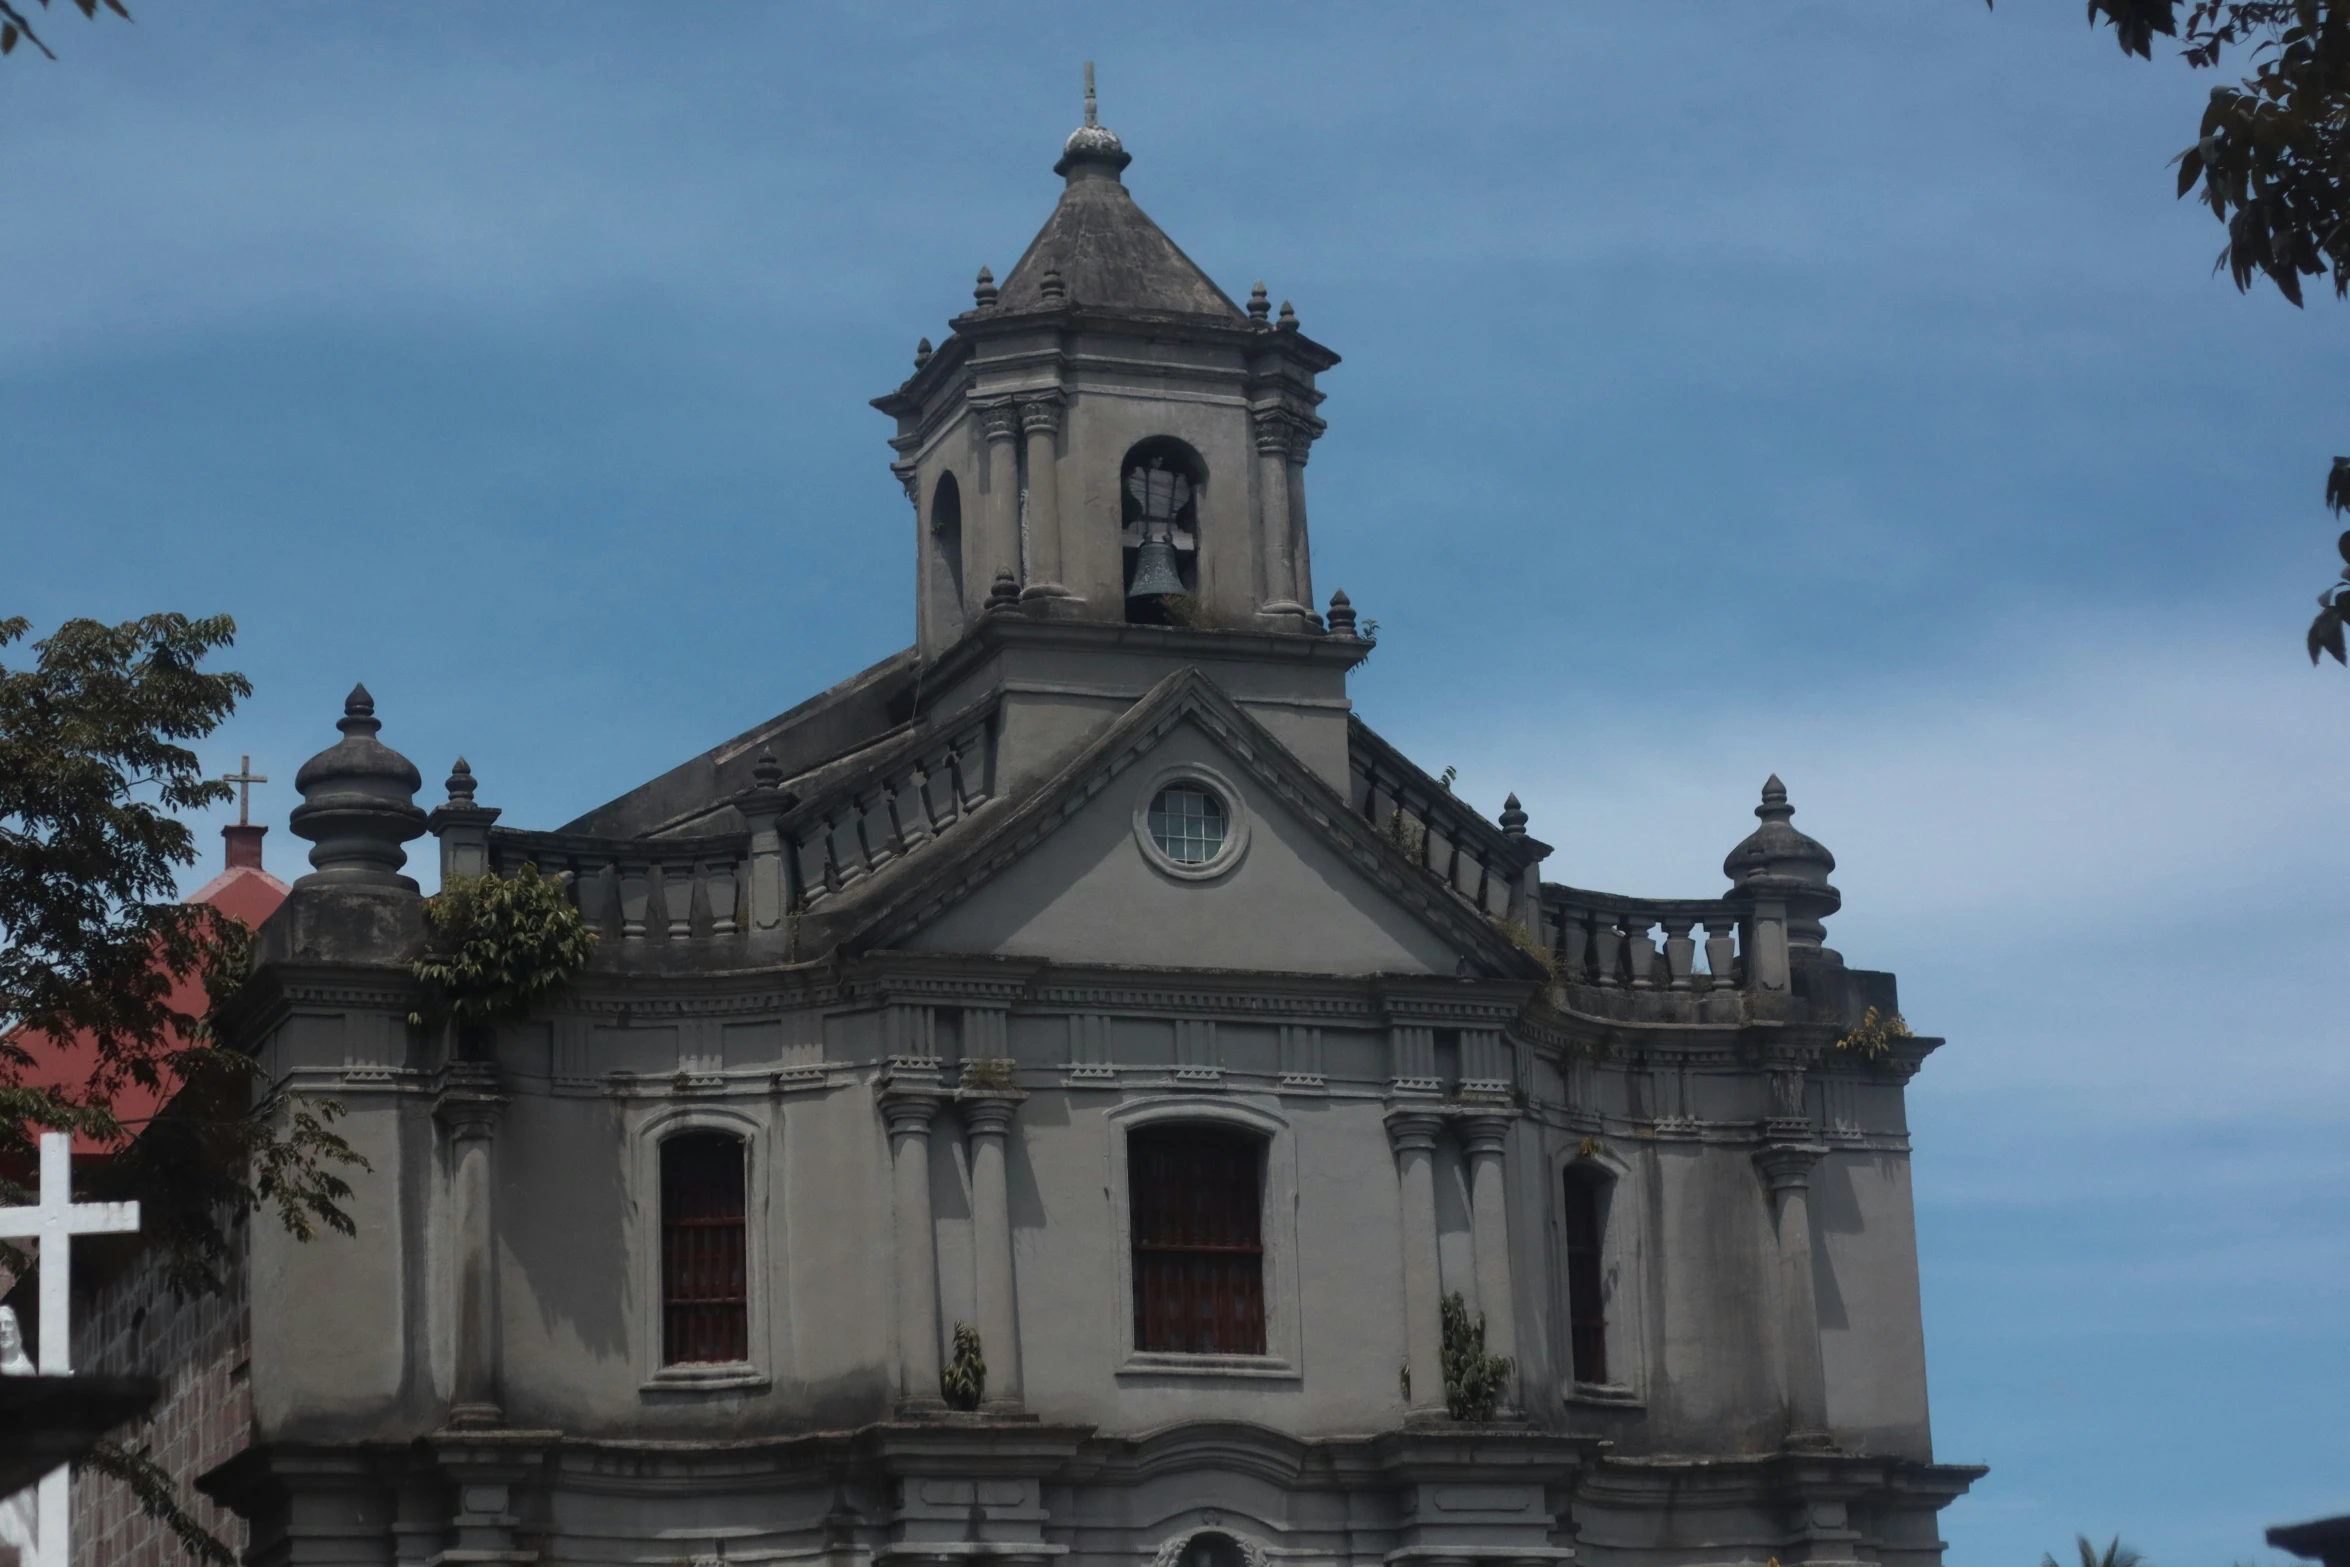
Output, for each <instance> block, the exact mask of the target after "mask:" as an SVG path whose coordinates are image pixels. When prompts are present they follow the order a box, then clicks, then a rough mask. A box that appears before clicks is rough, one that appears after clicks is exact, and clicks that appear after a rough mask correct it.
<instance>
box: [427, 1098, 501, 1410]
mask: <svg viewBox="0 0 2350 1567" xmlns="http://www.w3.org/2000/svg"><path fill="white" fill-rule="evenodd" d="M499 1089H500V1083H499V1080H498V1071H497V1068H496V1067H495V1066H493V1065H491V1064H490V1063H488V1062H486V1061H460V1062H456V1063H454V1064H452V1065H451V1066H450V1067H449V1069H448V1071H447V1074H446V1075H445V1076H444V1078H443V1079H442V1086H441V1092H440V1096H439V1098H438V1099H437V1100H436V1101H435V1102H434V1105H433V1114H434V1116H435V1118H436V1119H438V1120H439V1121H440V1123H441V1125H442V1126H443V1127H445V1128H447V1131H448V1136H449V1215H450V1220H451V1226H452V1229H453V1230H454V1236H453V1239H454V1241H455V1244H454V1246H453V1247H452V1248H451V1249H452V1253H453V1255H454V1258H455V1269H454V1272H455V1284H456V1291H457V1298H456V1302H455V1310H454V1312H453V1314H452V1325H453V1327H454V1329H455V1332H456V1340H457V1342H456V1350H457V1355H456V1368H457V1369H456V1386H455V1389H454V1393H453V1397H452V1399H451V1403H450V1408H449V1425H450V1427H451V1428H452V1429H457V1430H466V1429H484V1428H489V1427H495V1426H500V1425H503V1424H505V1420H506V1416H505V1411H504V1410H503V1408H502V1407H501V1406H500V1403H499V1393H498V1279H497V1216H496V1213H495V1211H494V1208H493V1203H494V1200H495V1197H494V1193H495V1177H494V1173H493V1153H494V1142H495V1138H496V1135H497V1129H498V1120H499V1117H500V1115H501V1114H502V1113H503V1112H504V1110H505V1108H506V1096H505V1095H504V1094H503V1093H501V1092H500V1091H499Z"/></svg>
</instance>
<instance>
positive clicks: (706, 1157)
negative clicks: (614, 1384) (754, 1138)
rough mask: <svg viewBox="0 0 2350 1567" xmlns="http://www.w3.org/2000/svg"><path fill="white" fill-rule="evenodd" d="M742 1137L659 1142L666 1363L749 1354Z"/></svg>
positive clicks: (696, 1135) (701, 1135)
mask: <svg viewBox="0 0 2350 1567" xmlns="http://www.w3.org/2000/svg"><path fill="white" fill-rule="evenodd" d="M749 1282H750V1269H749V1260H748V1256H747V1250H746V1243H745V1238H744V1233H743V1145H742V1139H740V1138H738V1137H729V1136H727V1135H726V1134H725V1133H723V1132H688V1133H684V1134H681V1135H679V1136H676V1137H672V1138H669V1139H668V1140H666V1141H665V1142H663V1143H662V1144H661V1306H662V1334H661V1360H662V1363H663V1364H664V1365H672V1366H674V1365H681V1364H687V1363H691V1362H698V1361H720V1362H724V1361H737V1360H748V1359H749V1358H750V1354H751V1351H750V1336H751V1324H750V1291H749Z"/></svg>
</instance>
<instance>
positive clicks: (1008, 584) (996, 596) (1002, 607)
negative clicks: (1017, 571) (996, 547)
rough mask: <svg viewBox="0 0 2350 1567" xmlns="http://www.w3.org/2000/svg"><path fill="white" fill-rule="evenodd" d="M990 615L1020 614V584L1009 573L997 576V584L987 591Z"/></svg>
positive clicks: (1001, 572)
mask: <svg viewBox="0 0 2350 1567" xmlns="http://www.w3.org/2000/svg"><path fill="white" fill-rule="evenodd" d="M986 612H987V613H988V614H990V615H1016V614H1018V613H1019V612H1020V582H1019V579H1018V578H1016V577H1014V576H1013V575H1012V574H1011V573H1010V572H1009V571H999V572H997V573H996V574H995V582H994V583H993V584H992V585H991V586H990V587H989V588H988V590H987V610H986Z"/></svg>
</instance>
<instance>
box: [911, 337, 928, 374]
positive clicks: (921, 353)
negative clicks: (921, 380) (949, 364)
mask: <svg viewBox="0 0 2350 1567" xmlns="http://www.w3.org/2000/svg"><path fill="white" fill-rule="evenodd" d="M928 363H930V339H929V338H927V337H926V338H924V339H922V341H920V342H919V343H916V344H915V345H914V368H915V369H917V370H919V369H921V368H922V367H923V366H924V365H926V364H928Z"/></svg>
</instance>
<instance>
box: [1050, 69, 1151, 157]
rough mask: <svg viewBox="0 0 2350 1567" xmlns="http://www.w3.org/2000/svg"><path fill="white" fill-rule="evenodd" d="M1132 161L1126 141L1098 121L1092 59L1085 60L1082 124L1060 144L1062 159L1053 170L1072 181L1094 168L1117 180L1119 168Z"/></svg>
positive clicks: (1099, 114) (1098, 114)
mask: <svg viewBox="0 0 2350 1567" xmlns="http://www.w3.org/2000/svg"><path fill="white" fill-rule="evenodd" d="M1133 161H1134V158H1133V155H1132V154H1130V153H1128V152H1127V150H1126V144H1125V143H1123V142H1121V141H1120V140H1118V133H1117V132H1116V131H1114V130H1111V129H1110V128H1109V127H1108V126H1107V125H1104V124H1103V123H1102V121H1101V112H1100V108H1099V106H1098V104H1097V103H1096V102H1095V100H1094V95H1093V62H1092V61H1091V60H1088V61H1086V62H1085V123H1084V124H1083V125H1080V126H1078V127H1077V129H1075V130H1073V131H1071V132H1070V133H1069V139H1068V140H1067V141H1065V142H1063V143H1061V161H1060V162H1058V163H1056V164H1054V165H1053V172H1054V173H1055V174H1063V175H1067V176H1068V177H1069V178H1070V179H1073V180H1074V179H1076V178H1078V177H1079V176H1080V175H1081V174H1083V173H1085V172H1086V171H1087V170H1088V169H1093V170H1097V171H1099V172H1102V173H1106V174H1108V175H1109V177H1110V178H1112V179H1116V178H1117V177H1118V172H1119V170H1121V169H1123V168H1125V167H1126V165H1128V164H1129V163H1132V162H1133Z"/></svg>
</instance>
